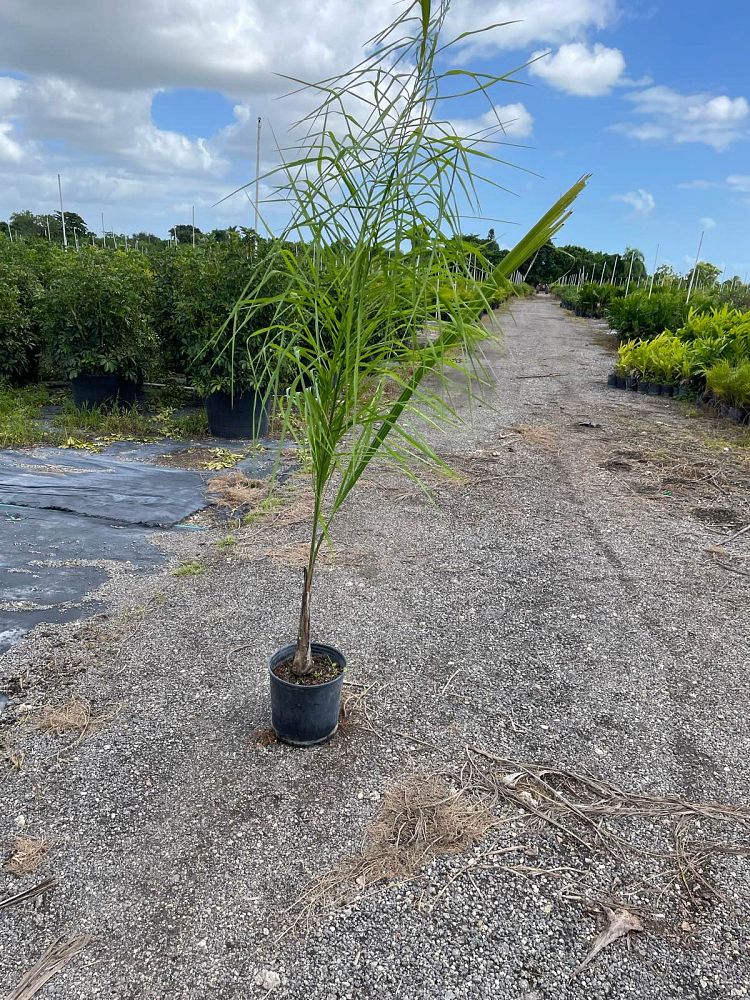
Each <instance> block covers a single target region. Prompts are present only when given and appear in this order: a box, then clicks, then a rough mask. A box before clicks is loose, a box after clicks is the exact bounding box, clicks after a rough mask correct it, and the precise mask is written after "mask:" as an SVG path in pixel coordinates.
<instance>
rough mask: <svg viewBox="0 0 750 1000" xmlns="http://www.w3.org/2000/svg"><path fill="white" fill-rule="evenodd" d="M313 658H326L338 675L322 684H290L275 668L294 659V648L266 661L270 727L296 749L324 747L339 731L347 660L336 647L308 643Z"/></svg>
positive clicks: (285, 648)
mask: <svg viewBox="0 0 750 1000" xmlns="http://www.w3.org/2000/svg"><path fill="white" fill-rule="evenodd" d="M311 648H312V652H313V655H314V656H315V655H318V656H327V657H328V658H329V659H331V660H333V662H334V663H337V664H338V665H339V666H340V667H341V673H340V674H339V675H338V677H334V678H333V680H330V681H326V682H325V684H291V683H290V682H289V681H285V680H282V678H281V677H277V676H276V674H275V673H274V668H275V667H277V666H278V665H279V664H280V663H283V662H284V660H288V659H290V657H292V656H294V650H295V649H296V647H295V646H294V644H291V645H289V646H283V647H282V648H281V649H279V650H278V651H277V652H275V653H274V654H273V656H271V657H270V658H269V660H268V676H269V680H270V682H271V725H272V726H273V730H274V732H275V733H276V735H277V736H278V738H279V739H280V740H283V741H284V743H292V744H294V746H298V747H310V746H315V744H316V743H325V741H326V740H328V739H330V738H331V737H332V736H333V734H334V733H335V732H336V730H337V729H338V725H339V712H340V710H341V691H342V688H343V685H344V670H346V657H345V656H344V654H343V653H342V652H341V651H340V650H339V649H336V647H335V646H326V645H325V644H324V643H320V642H313V643H311Z"/></svg>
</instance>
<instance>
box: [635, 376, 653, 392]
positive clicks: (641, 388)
mask: <svg viewBox="0 0 750 1000" xmlns="http://www.w3.org/2000/svg"><path fill="white" fill-rule="evenodd" d="M650 388H651V383H650V382H647V381H646V380H645V379H641V380H640V382H639V383H638V392H644V393H647V392H649V390H650Z"/></svg>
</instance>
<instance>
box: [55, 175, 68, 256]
mask: <svg viewBox="0 0 750 1000" xmlns="http://www.w3.org/2000/svg"><path fill="white" fill-rule="evenodd" d="M57 190H58V191H59V192H60V221H61V222H62V231H63V248H64V249H65V250H67V249H68V237H67V235H66V233H65V210H64V209H63V200H62V181H61V180H60V175H59V174H58V175H57Z"/></svg>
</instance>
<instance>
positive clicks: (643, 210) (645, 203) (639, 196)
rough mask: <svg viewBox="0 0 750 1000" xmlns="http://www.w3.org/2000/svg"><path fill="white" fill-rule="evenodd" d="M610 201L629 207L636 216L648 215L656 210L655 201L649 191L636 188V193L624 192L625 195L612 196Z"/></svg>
mask: <svg viewBox="0 0 750 1000" xmlns="http://www.w3.org/2000/svg"><path fill="white" fill-rule="evenodd" d="M612 201H621V202H622V203H623V204H625V205H630V207H631V208H632V209H633V211H634V212H635V213H636V215H650V214H651V213H652V212H653V210H654V209H655V208H656V199H655V198H654V196H653V195H652V194H651V192H650V191H645V190H644V189H643V188H638V190H637V191H626V192H625V194H615V195H612Z"/></svg>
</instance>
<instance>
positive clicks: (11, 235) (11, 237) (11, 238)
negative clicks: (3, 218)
mask: <svg viewBox="0 0 750 1000" xmlns="http://www.w3.org/2000/svg"><path fill="white" fill-rule="evenodd" d="M5 225H6V226H7V227H8V236H10V242H11V243H12V242H13V233H12V232H11V228H10V223H9V222H6V223H5Z"/></svg>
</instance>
